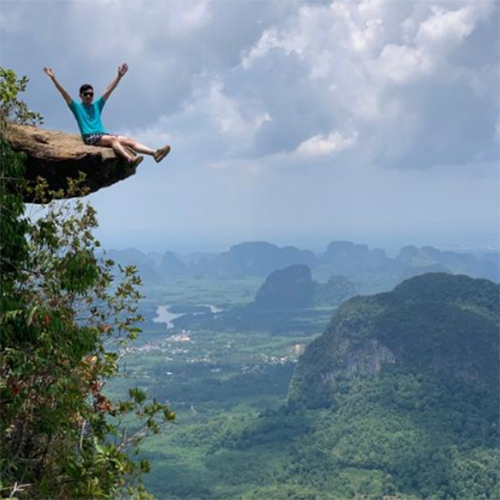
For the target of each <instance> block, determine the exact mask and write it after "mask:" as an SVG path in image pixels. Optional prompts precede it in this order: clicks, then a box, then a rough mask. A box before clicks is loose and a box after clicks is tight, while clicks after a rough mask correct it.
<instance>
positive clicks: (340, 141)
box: [297, 130, 358, 156]
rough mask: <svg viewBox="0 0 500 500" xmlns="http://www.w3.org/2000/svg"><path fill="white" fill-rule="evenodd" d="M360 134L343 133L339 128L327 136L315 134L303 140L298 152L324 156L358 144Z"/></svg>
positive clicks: (306, 154)
mask: <svg viewBox="0 0 500 500" xmlns="http://www.w3.org/2000/svg"><path fill="white" fill-rule="evenodd" d="M357 136H358V134H357V133H352V134H350V135H343V134H341V133H340V132H338V131H337V130H335V131H333V132H330V133H329V134H328V135H327V136H325V135H321V134H319V135H315V136H313V137H311V138H310V139H307V140H306V141H304V142H302V143H301V144H300V145H299V147H298V148H297V153H299V154H301V155H305V156H323V155H329V154H331V153H337V152H339V151H344V150H345V149H349V148H352V147H353V146H354V145H355V144H356V139H357Z"/></svg>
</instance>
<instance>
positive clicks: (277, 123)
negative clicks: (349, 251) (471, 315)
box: [0, 0, 500, 251]
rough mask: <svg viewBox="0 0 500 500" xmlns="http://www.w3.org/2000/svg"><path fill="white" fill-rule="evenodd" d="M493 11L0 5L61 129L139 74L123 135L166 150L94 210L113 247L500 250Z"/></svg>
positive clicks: (272, 4) (215, 3) (2, 37)
mask: <svg viewBox="0 0 500 500" xmlns="http://www.w3.org/2000/svg"><path fill="white" fill-rule="evenodd" d="M498 21H499V4H498V2H496V1H482V0H474V1H468V2H465V1H454V0H447V1H432V0H429V1H427V0H420V1H405V0H403V1H399V0H337V1H333V2H331V1H314V2H301V1H294V0H288V1H285V0H278V1H267V0H265V1H261V0H250V1H239V0H235V1H230V0H212V1H208V0H187V1H182V2H173V1H157V0H152V1H149V0H127V1H123V0H99V1H94V0H57V1H43V0H42V1H40V0H38V1H28V0H12V1H9V0H1V1H0V29H1V32H0V58H1V64H2V65H3V66H5V67H10V68H13V69H14V70H15V71H16V72H17V73H18V74H20V75H27V76H28V77H29V78H30V87H29V94H28V96H27V100H28V102H29V104H30V106H31V108H33V109H35V110H36V111H39V112H41V113H42V114H43V115H44V117H45V127H46V128H52V129H61V130H64V131H67V132H73V133H76V132H77V128H76V124H75V123H74V119H73V117H72V115H71V114H70V113H69V111H68V110H67V109H65V105H64V102H63V101H62V99H61V98H60V96H59V95H58V93H57V92H56V91H55V89H54V88H53V87H52V84H51V82H50V81H49V80H48V79H47V77H46V76H45V74H44V73H43V72H42V67H43V66H49V67H52V68H53V69H54V70H55V72H56V75H57V77H58V79H59V80H60V82H61V83H62V84H63V85H64V86H65V88H66V89H67V90H68V91H69V92H70V93H71V94H72V95H73V96H74V97H75V98H77V93H78V91H77V89H78V87H79V86H80V85H81V84H82V83H86V82H90V83H92V84H93V85H94V87H95V89H96V91H97V92H99V91H100V90H103V89H104V88H105V87H106V85H107V84H108V83H109V82H110V80H111V79H112V78H113V77H114V75H115V73H116V69H117V67H118V66H119V64H121V63H122V62H127V63H128V64H129V66H130V70H129V73H128V74H127V75H126V76H125V78H124V79H123V80H122V82H121V83H120V85H119V87H118V88H117V89H116V91H115V93H114V94H113V96H112V97H111V98H110V100H109V102H108V104H107V105H106V108H105V111H104V116H103V118H104V122H105V124H106V126H107V128H108V129H109V130H110V131H112V132H116V133H120V134H128V135H131V136H133V137H136V138H138V139H140V140H142V141H143V142H145V143H147V144H149V145H151V146H152V147H158V146H160V145H163V144H164V143H166V142H169V143H171V144H172V147H173V149H172V153H171V155H170V156H169V157H168V158H167V159H166V160H165V161H164V162H163V163H161V164H160V165H156V164H155V163H154V162H153V161H152V160H151V159H149V158H148V159H146V160H145V161H144V162H143V164H142V165H141V167H140V171H139V172H138V174H137V175H136V176H134V177H132V178H130V179H128V180H126V181H124V182H121V183H119V184H117V185H115V186H113V187H112V188H109V189H105V190H102V191H101V192H98V193H96V194H94V195H92V196H90V197H89V199H90V201H91V202H92V203H93V204H94V206H95V207H96V208H97V210H98V212H99V218H100V222H101V228H100V230H99V236H100V238H101V240H102V241H103V243H104V244H105V245H107V246H114V247H119V248H123V247H127V246H137V247H139V248H143V249H145V250H166V249H174V250H179V251H187V250H193V249H195V248H198V249H221V248H225V247H227V246H228V245H230V244H233V243H236V242H239V241H243V240H262V239H265V240H269V241H272V242H276V243H278V244H297V245H299V246H316V247H318V248H320V247H321V246H322V245H324V244H326V243H327V242H328V241H330V240H333V239H351V240H353V241H356V242H363V243H368V244H371V245H379V246H383V247H384V246H398V245H404V244H406V243H416V244H434V245H441V246H456V245H469V246H479V245H480V246H482V245H498V233H499V199H500V196H499V174H498V159H499V138H500V121H499V94H500V92H499V49H500V43H499V26H500V24H499V22H498Z"/></svg>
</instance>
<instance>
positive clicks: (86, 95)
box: [80, 89, 94, 105]
mask: <svg viewBox="0 0 500 500" xmlns="http://www.w3.org/2000/svg"><path fill="white" fill-rule="evenodd" d="M80 99H81V100H82V103H83V104H86V105H89V104H91V103H92V99H94V91H93V90H92V89H87V90H84V91H83V92H82V93H81V94H80Z"/></svg>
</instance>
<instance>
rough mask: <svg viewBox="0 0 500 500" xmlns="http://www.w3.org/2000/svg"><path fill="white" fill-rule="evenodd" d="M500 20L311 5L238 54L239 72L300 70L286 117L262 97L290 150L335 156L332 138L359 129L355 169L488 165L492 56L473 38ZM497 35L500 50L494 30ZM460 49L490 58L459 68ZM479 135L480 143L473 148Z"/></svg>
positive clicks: (449, 6) (449, 11)
mask: <svg viewBox="0 0 500 500" xmlns="http://www.w3.org/2000/svg"><path fill="white" fill-rule="evenodd" d="M497 15H498V9H497V6H496V5H495V4H494V2H475V3H472V2H468V3H467V2H435V3H433V4H430V3H427V2H415V3H410V2H390V1H384V0H361V1H354V2H347V1H340V0H338V1H334V2H331V3H328V4H324V3H322V4H307V5H303V6H301V7H300V8H299V9H298V10H297V12H295V13H294V14H293V15H291V16H290V17H289V18H288V19H287V21H286V22H284V23H282V24H281V25H280V26H271V27H268V28H267V29H266V30H264V31H263V33H262V35H261V38H260V39H259V41H258V42H257V43H256V44H255V45H254V46H253V47H251V48H249V49H248V50H247V51H246V52H245V53H243V55H242V58H241V67H242V70H244V71H245V72H246V75H247V77H248V78H249V79H251V80H252V81H255V80H257V79H258V76H256V75H260V77H261V78H263V77H264V74H265V73H267V72H268V67H267V66H266V61H269V64H272V65H273V68H274V71H275V72H276V73H285V74H286V73H290V68H294V67H295V68H296V67H299V68H300V69H299V70H298V71H297V73H299V74H301V75H305V78H297V79H296V80H295V81H294V82H293V81H291V82H290V86H291V89H288V88H287V89H286V90H285V92H286V94H287V96H288V97H289V99H290V105H291V106H290V112H287V111H286V110H284V109H277V107H276V105H275V103H274V101H273V95H269V96H268V95H267V94H266V93H265V92H262V93H261V94H260V95H261V97H262V98H263V100H264V101H265V103H266V105H267V107H268V109H269V110H270V116H271V117H272V119H273V123H274V126H275V127H279V126H280V124H284V123H285V124H286V125H287V127H288V132H289V137H290V138H293V141H294V144H289V145H288V149H294V147H296V148H297V149H298V150H302V151H303V150H304V148H305V149H307V150H309V149H311V150H318V151H322V152H325V151H326V152H330V153H334V152H335V151H336V150H337V148H336V147H329V146H327V145H328V144H334V143H335V142H336V141H335V140H333V139H332V137H331V136H330V135H329V134H330V131H331V130H332V129H334V130H335V129H337V128H339V126H341V125H345V123H348V124H349V125H350V126H352V127H353V128H355V129H356V130H359V136H358V139H357V141H356V147H354V148H352V153H353V154H352V158H351V160H352V162H360V161H368V162H377V163H379V164H390V165H400V166H405V165H413V166H420V167H425V166H429V165H433V164H438V163H442V162H447V161H453V162H458V163H466V162H467V161H471V160H477V159H478V158H482V159H488V158H490V159H492V158H495V157H496V156H497V153H496V151H495V148H494V145H493V144H492V142H491V137H492V131H493V130H494V127H495V123H496V116H497V115H498V102H497V100H495V99H491V97H492V95H493V94H495V93H498V76H496V77H492V74H493V73H494V74H496V75H498V54H497V57H495V51H494V50H493V51H492V50H491V45H490V47H486V46H484V45H483V44H484V40H481V38H480V36H478V33H479V32H480V31H481V30H482V29H484V28H485V27H486V28H488V27H490V28H491V26H492V25H496V24H495V23H496V20H497ZM494 32H495V40H496V42H498V28H495V30H494ZM490 33H492V32H491V31H490ZM489 43H490V44H491V43H492V41H491V40H490V41H489ZM464 50H466V51H468V52H470V53H477V54H480V53H481V52H483V51H484V50H487V51H488V50H489V51H490V53H491V58H490V59H489V60H487V61H484V59H483V60H482V61H481V62H479V61H477V62H476V61H475V60H474V58H470V59H469V61H467V63H466V64H464V62H463V61H460V54H461V53H462V52H463V51H464ZM278 81H279V77H278ZM280 83H281V82H280ZM280 88H282V87H281V85H280ZM294 90H295V92H294ZM306 92H307V93H308V95H309V99H308V105H307V112H306V113H305V115H306V121H307V118H308V117H309V116H310V115H311V114H314V115H315V116H316V117H317V120H316V122H315V123H311V122H308V123H309V130H305V129H304V127H303V123H302V122H300V121H295V120H294V119H293V118H294V117H293V115H292V111H293V108H294V101H299V102H300V101H301V99H302V97H303V95H304V93H306ZM479 92H482V95H479ZM450 95H454V96H455V98H453V97H451V98H450ZM485 96H487V97H488V98H485ZM440 98H441V99H442V100H441V102H440ZM278 99H279V98H278ZM468 115H473V116H474V117H475V121H474V123H472V122H471V121H470V120H469V119H467V116H468ZM290 118H291V119H290ZM478 129H480V130H482V134H483V136H484V141H478V140H477V134H476V131H477V130H478ZM270 132H271V130H270ZM311 132H313V133H312V134H311ZM327 138H330V139H327ZM351 145H352V144H349V146H351ZM457 145H458V147H457ZM278 147H279V146H278ZM281 147H282V146H281ZM264 152H265V151H264ZM367 152H370V154H367ZM344 161H345V160H344Z"/></svg>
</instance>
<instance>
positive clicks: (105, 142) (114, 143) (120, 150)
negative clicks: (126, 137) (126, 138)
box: [99, 135, 134, 162]
mask: <svg viewBox="0 0 500 500" xmlns="http://www.w3.org/2000/svg"><path fill="white" fill-rule="evenodd" d="M99 146H104V147H110V148H113V151H114V152H115V153H116V154H117V155H118V156H121V157H122V158H125V159H126V160H127V161H128V162H132V161H133V160H134V157H133V156H131V155H130V154H129V153H128V152H127V150H126V149H125V148H124V147H123V145H122V143H121V142H120V141H119V140H118V137H115V136H112V135H103V136H102V138H101V142H100V143H99Z"/></svg>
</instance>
